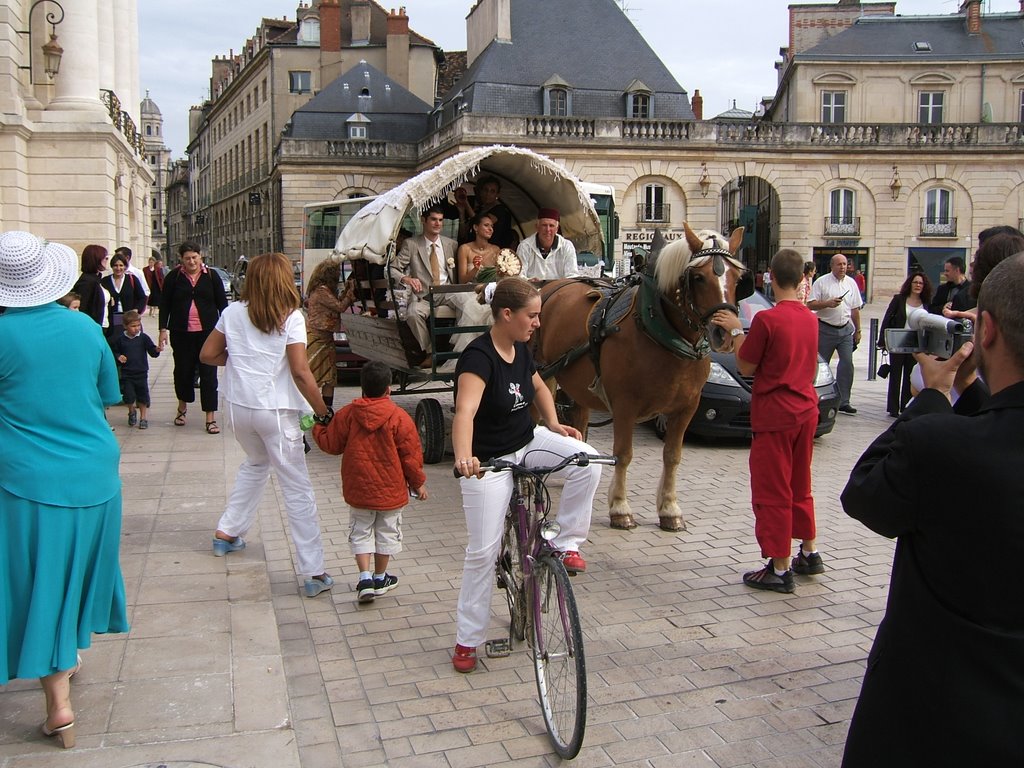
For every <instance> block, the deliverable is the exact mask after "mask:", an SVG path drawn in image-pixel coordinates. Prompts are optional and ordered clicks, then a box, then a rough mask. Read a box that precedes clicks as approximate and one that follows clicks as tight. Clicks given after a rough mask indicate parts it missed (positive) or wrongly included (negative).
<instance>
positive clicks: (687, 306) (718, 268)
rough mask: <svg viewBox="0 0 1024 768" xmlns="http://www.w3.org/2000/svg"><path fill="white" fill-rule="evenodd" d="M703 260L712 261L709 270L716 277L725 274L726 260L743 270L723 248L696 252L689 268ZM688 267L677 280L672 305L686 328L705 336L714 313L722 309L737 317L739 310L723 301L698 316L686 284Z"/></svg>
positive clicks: (698, 313)
mask: <svg viewBox="0 0 1024 768" xmlns="http://www.w3.org/2000/svg"><path fill="white" fill-rule="evenodd" d="M705 258H710V259H713V262H712V265H711V269H712V271H714V273H715V276H716V277H721V276H722V275H724V274H725V270H726V269H727V266H726V260H728V261H730V262H732V264H733V266H735V267H736V268H737V269H744V267H743V266H742V265H741V264H740V263H739V262H737V261H736V259H735V258H733V255H732V253H730V252H729V251H728V250H726V249H725V248H705V249H703V250H700V251H697V253H695V254H693V258H692V259H691V260H690V261H691V265H690V266H692V262H693V261H694V260H696V259H705ZM690 266H688V267H687V268H686V270H685V271H684V272H683V274H682V276H681V277H680V278H679V286H678V287H677V288H676V294H675V297H674V299H673V301H672V304H673V306H675V307H676V308H677V309H678V310H679V313H680V315H682V318H683V322H685V323H686V327H687V328H689V329H690V330H691V331H693V332H694V333H697V334H700V335H701V336H707V330H706V328H707V324H708V321H709V320H710V319H711V317H712V316H713V315H714V314H715V312H718V311H719V310H723V309H724V310H726V311H728V312H732V313H733V314H734V315H736V316H737V317H739V314H740V308H739V307H738V306H736V305H735V304H730V303H729V302H726V301H723V302H720V303H718V304H715V305H714V306H713V307H711V308H710V309H709V310H708V311H707V312H705V313H704V314H703V315H702V314H700V312H699V311H698V309H697V307H696V306H695V305H694V303H693V292H692V291H690V290H689V285H688V284H687V273H688V272H689V271H690ZM694 318H699V319H700V322H699V323H698V322H695V321H694Z"/></svg>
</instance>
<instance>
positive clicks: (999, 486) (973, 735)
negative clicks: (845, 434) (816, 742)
mask: <svg viewBox="0 0 1024 768" xmlns="http://www.w3.org/2000/svg"><path fill="white" fill-rule="evenodd" d="M1022 302H1024V254H1018V255H1016V256H1011V257H1009V258H1007V259H1006V260H1005V261H1003V262H1001V263H1000V264H999V265H998V266H996V267H995V268H994V269H993V270H992V272H991V273H990V274H989V276H988V278H987V279H986V280H985V282H984V283H983V285H982V288H981V295H980V297H979V299H978V319H977V324H976V326H975V334H974V341H973V343H971V342H967V343H965V344H964V345H963V346H962V347H961V348H960V349H959V350H958V351H957V352H956V353H954V354H953V355H952V356H951V357H950V358H949V360H946V361H940V360H938V359H936V358H934V357H930V356H928V355H926V354H922V353H918V354H915V358H916V359H917V361H918V364H919V366H920V368H921V371H922V374H923V377H924V382H925V386H926V389H924V390H923V391H922V392H921V393H920V394H919V395H918V396H917V397H916V398H915V399H914V400H913V401H912V402H911V403H910V405H909V406H908V407H907V409H906V410H905V411H904V412H903V415H902V416H900V418H899V419H898V420H897V421H896V422H894V423H893V425H892V427H890V428H889V429H888V430H887V431H886V432H884V433H883V434H882V435H880V436H879V437H878V438H877V439H876V440H875V441H874V443H872V445H871V446H870V447H869V448H868V449H867V451H866V452H865V453H864V455H863V456H861V458H860V459H859V460H858V462H857V464H856V466H855V467H854V469H853V472H852V474H851V475H850V480H849V482H848V484H847V486H846V489H845V490H844V491H843V494H842V503H843V508H844V509H845V510H846V512H847V514H849V515H850V516H851V517H854V518H856V519H858V520H860V521H861V522H863V523H864V524H865V525H866V526H868V527H869V528H870V529H871V530H873V531H875V532H877V533H880V534H882V535H884V536H895V537H898V541H897V543H896V553H895V556H894V559H893V568H892V577H891V581H890V586H889V600H888V605H887V607H886V612H885V617H884V618H883V619H882V622H881V624H880V625H879V627H878V632H877V634H876V636H875V642H874V645H873V646H872V648H871V653H870V654H869V656H868V661H867V671H866V673H865V675H864V684H863V687H862V689H861V694H860V699H859V701H858V703H857V708H856V710H855V712H854V715H853V720H852V722H851V724H850V733H849V736H848V738H847V741H846V752H845V755H844V758H843V765H844V766H866V765H870V766H872V768H879V767H880V766H900V767H901V768H902V766H906V765H1000V766H1002V765H1020V764H1021V760H1022V756H1024V706H1022V702H1024V601H1022V600H1021V599H1020V596H1019V594H1018V592H1017V587H1018V585H1019V584H1020V565H1021V563H1024V514H1022V513H1021V504H1022V501H1021V500H1022V499H1024V443H1022V442H1021V438H1020V436H1021V434H1024V313H1022V312H1021V311H1020V309H1019V308H1020V305H1021V303H1022ZM972 353H973V355H974V361H975V362H977V370H978V371H979V372H980V374H981V377H982V378H983V379H984V382H982V381H981V380H979V379H978V378H977V376H976V374H975V373H974V367H973V366H970V365H967V366H963V369H964V370H963V371H961V370H958V369H959V368H960V366H961V363H963V362H964V361H965V360H967V358H968V356H969V355H971V354H972ZM968 370H970V373H966V371H968ZM986 385H987V386H986ZM953 388H955V389H956V390H957V391H959V392H961V393H962V394H961V396H960V398H959V399H958V400H957V402H956V407H955V408H954V407H953V406H951V405H950V391H951V389H953ZM990 392H991V394H990ZM965 448H966V450H964V449H965ZM954 467H955V469H956V474H957V478H958V481H957V482H942V481H941V480H938V479H937V478H940V477H944V476H945V475H946V474H947V473H948V472H950V471H951V470H952V469H953V468H954Z"/></svg>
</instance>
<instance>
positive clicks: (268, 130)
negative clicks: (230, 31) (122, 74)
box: [188, 0, 443, 266]
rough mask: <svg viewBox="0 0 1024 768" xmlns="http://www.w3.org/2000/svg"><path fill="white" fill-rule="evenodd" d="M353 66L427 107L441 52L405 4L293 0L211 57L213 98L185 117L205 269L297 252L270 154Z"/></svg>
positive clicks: (193, 224)
mask: <svg viewBox="0 0 1024 768" xmlns="http://www.w3.org/2000/svg"><path fill="white" fill-rule="evenodd" d="M360 61H365V62H368V63H369V64H370V65H372V66H373V67H375V68H376V69H377V70H379V71H381V72H385V73H387V75H388V77H390V78H392V80H393V81H394V82H396V83H398V84H400V85H401V86H402V87H403V88H404V89H405V90H407V91H409V92H411V93H413V94H415V95H416V96H417V97H418V98H420V99H422V100H423V101H425V102H426V103H428V104H433V100H434V94H435V91H436V87H437V72H438V64H439V63H440V62H442V61H443V55H442V54H441V52H440V50H439V49H438V48H437V46H436V45H434V43H432V42H431V41H429V40H427V39H426V38H424V37H422V36H421V35H418V34H416V33H415V32H412V31H411V30H410V29H409V19H408V16H406V15H405V10H404V8H403V9H399V10H397V11H391V12H389V11H386V10H385V9H384V8H382V7H381V6H379V5H378V4H377V3H375V2H371V1H370V0H319V1H318V2H314V3H312V4H311V5H304V4H301V3H300V5H299V8H298V11H297V13H296V18H295V21H288V20H280V19H263V20H262V22H261V23H260V25H259V28H258V30H257V33H256V35H255V36H254V37H252V38H250V39H249V40H247V41H246V42H245V45H244V46H243V47H242V50H241V52H239V53H237V54H236V53H235V52H233V51H232V52H230V53H229V54H228V55H227V56H223V57H218V58H216V59H214V60H213V63H212V76H211V79H210V93H211V98H210V100H209V101H208V102H207V103H205V104H203V105H201V106H200V107H196V108H194V109H193V111H192V115H191V119H190V129H191V130H190V141H189V147H188V154H189V159H190V172H191V174H192V180H191V188H192V194H193V210H192V217H191V221H190V230H191V235H192V237H193V238H194V239H196V240H197V241H199V242H200V244H202V245H203V246H204V247H205V248H206V252H207V255H208V256H209V257H210V258H211V259H212V262H213V263H215V264H219V265H222V266H231V265H233V264H234V263H235V260H236V259H237V257H238V256H239V255H242V254H246V255H252V254H255V253H261V252H264V251H269V250H279V249H283V250H285V251H286V252H294V253H297V251H295V250H294V248H293V247H292V245H293V244H292V242H291V239H292V238H291V236H290V235H289V236H288V237H285V235H284V232H285V230H286V229H288V230H289V231H292V230H296V227H298V228H301V224H296V221H295V216H296V214H295V211H294V205H293V204H292V203H291V202H290V201H287V200H284V199H283V197H282V195H283V194H284V193H283V192H282V189H281V186H280V178H279V175H277V174H275V173H274V169H275V168H276V166H277V163H278V161H277V158H276V157H275V153H276V152H277V151H278V148H279V144H280V142H282V140H284V139H286V137H287V136H288V134H289V133H290V130H291V118H292V114H293V113H294V112H295V111H296V110H298V109H300V108H301V107H302V106H304V105H305V104H306V103H307V102H309V101H310V100H311V99H313V98H314V97H315V96H316V95H317V94H318V93H320V92H321V90H322V89H323V88H324V87H325V86H327V85H328V84H329V83H331V82H332V81H334V80H335V79H337V78H338V77H339V76H340V75H342V73H343V72H344V71H346V70H348V69H351V68H352V67H353V66H355V65H356V64H357V63H359V62H360ZM345 117H346V118H347V117H348V115H346V116H345ZM343 119H344V118H343ZM305 202H311V201H310V200H306V201H305ZM300 209H301V206H300ZM299 215H301V210H300V214H299Z"/></svg>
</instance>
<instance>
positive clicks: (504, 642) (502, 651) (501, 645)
mask: <svg viewBox="0 0 1024 768" xmlns="http://www.w3.org/2000/svg"><path fill="white" fill-rule="evenodd" d="M484 648H485V649H486V652H487V658H489V659H503V658H505V657H506V656H511V655H512V645H511V643H509V641H508V638H507V637H499V638H498V639H497V640H488V641H487V642H486V643H485V644H484Z"/></svg>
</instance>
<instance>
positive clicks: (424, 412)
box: [416, 397, 444, 464]
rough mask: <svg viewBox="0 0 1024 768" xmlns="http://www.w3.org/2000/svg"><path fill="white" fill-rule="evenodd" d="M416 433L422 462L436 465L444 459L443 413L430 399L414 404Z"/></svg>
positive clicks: (432, 399) (437, 403)
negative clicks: (418, 436) (420, 447)
mask: <svg viewBox="0 0 1024 768" xmlns="http://www.w3.org/2000/svg"><path fill="white" fill-rule="evenodd" d="M416 431H417V432H419V435H420V445H422V446H423V462H424V463H425V464H437V463H438V462H439V461H441V459H442V458H443V457H444V411H443V410H442V408H441V403H440V402H438V401H437V400H435V399H434V398H432V397H427V398H424V399H423V400H420V401H419V402H418V403H417V404H416Z"/></svg>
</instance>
